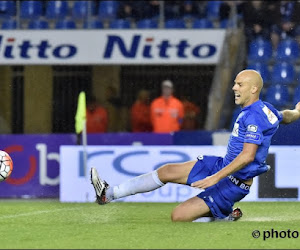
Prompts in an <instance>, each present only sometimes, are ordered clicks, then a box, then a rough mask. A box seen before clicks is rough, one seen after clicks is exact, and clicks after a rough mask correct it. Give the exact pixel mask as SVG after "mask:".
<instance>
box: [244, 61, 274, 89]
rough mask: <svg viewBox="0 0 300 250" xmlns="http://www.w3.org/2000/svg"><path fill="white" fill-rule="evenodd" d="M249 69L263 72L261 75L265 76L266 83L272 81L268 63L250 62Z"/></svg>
mask: <svg viewBox="0 0 300 250" xmlns="http://www.w3.org/2000/svg"><path fill="white" fill-rule="evenodd" d="M247 69H254V70H256V71H258V72H259V73H260V74H261V77H262V78H263V81H264V83H265V84H269V83H270V71H269V68H268V64H266V63H263V62H253V63H250V64H248V67H247Z"/></svg>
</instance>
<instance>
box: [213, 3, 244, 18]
mask: <svg viewBox="0 0 300 250" xmlns="http://www.w3.org/2000/svg"><path fill="white" fill-rule="evenodd" d="M243 5H244V1H223V2H222V3H221V5H220V10H219V22H220V21H222V20H225V19H229V18H230V17H231V12H232V8H236V14H241V13H242V8H243Z"/></svg>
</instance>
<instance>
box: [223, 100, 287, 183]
mask: <svg viewBox="0 0 300 250" xmlns="http://www.w3.org/2000/svg"><path fill="white" fill-rule="evenodd" d="M281 120H282V114H281V113H280V112H279V111H278V110H276V109H275V108H274V107H273V106H272V105H271V104H270V103H267V102H262V101H261V100H259V101H256V102H255V103H253V104H251V105H249V106H247V107H245V108H243V109H242V110H241V113H240V114H239V116H238V117H237V119H236V121H235V124H234V127H233V130H232V133H231V136H230V139H229V142H228V146H227V154H226V156H225V157H224V160H223V166H227V165H228V164H229V163H230V162H232V161H233V160H234V159H235V158H236V157H237V155H238V154H239V153H241V151H242V150H243V144H244V143H245V142H246V143H254V144H257V145H258V149H257V152H256V155H255V159H254V161H253V162H251V163H250V164H248V165H246V166H245V167H244V168H242V169H240V170H239V171H237V172H235V173H234V174H233V176H235V177H237V178H240V179H242V180H247V179H250V178H253V177H255V176H257V175H259V174H262V173H264V172H267V170H268V167H267V166H266V158H267V155H268V151H269V147H270V144H271V138H272V136H273V135H274V134H275V133H276V131H277V129H278V127H279V123H280V122H281Z"/></svg>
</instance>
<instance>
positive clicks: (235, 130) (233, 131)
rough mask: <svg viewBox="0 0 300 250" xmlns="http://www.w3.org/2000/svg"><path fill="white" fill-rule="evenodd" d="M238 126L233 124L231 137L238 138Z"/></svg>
mask: <svg viewBox="0 0 300 250" xmlns="http://www.w3.org/2000/svg"><path fill="white" fill-rule="evenodd" d="M239 126H240V125H239V124H238V123H235V124H234V127H233V130H232V133H231V134H232V136H234V137H238V136H239Z"/></svg>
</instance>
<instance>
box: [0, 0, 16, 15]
mask: <svg viewBox="0 0 300 250" xmlns="http://www.w3.org/2000/svg"><path fill="white" fill-rule="evenodd" d="M15 15H16V2H15V1H0V19H1V18H7V17H13V16H15Z"/></svg>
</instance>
